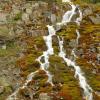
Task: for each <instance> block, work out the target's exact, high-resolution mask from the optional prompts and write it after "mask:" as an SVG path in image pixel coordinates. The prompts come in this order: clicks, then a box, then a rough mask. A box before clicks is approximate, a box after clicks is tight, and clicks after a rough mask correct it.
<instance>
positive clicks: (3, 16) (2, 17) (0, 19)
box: [0, 13, 7, 24]
mask: <svg viewBox="0 0 100 100" xmlns="http://www.w3.org/2000/svg"><path fill="white" fill-rule="evenodd" d="M6 16H7V14H6V13H0V24H1V23H2V22H6V21H7V19H6Z"/></svg>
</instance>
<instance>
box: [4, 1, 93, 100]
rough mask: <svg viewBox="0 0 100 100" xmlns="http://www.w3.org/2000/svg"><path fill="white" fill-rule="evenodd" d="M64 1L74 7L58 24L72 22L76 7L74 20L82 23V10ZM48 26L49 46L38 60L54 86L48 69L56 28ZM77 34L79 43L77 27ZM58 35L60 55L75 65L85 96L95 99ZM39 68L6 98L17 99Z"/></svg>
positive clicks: (69, 64)
mask: <svg viewBox="0 0 100 100" xmlns="http://www.w3.org/2000/svg"><path fill="white" fill-rule="evenodd" d="M62 2H68V3H69V4H70V6H71V8H72V9H71V10H69V11H67V12H66V13H65V14H64V15H63V18H62V21H61V23H57V24H56V25H67V23H68V22H71V20H72V17H73V16H74V14H75V13H76V12H75V10H76V8H77V9H78V12H79V17H78V18H76V20H75V21H74V22H76V23H77V25H80V22H81V20H82V12H81V10H80V9H79V8H78V7H77V6H76V5H74V4H73V3H72V2H71V1H70V0H62ZM47 27H48V33H49V35H48V36H43V38H44V40H45V43H46V46H47V50H46V51H44V52H43V55H41V56H40V57H38V58H37V59H36V60H37V61H38V62H39V63H40V69H41V70H44V71H45V72H46V75H47V76H48V80H47V82H48V83H50V84H51V85H52V86H54V84H53V82H52V78H53V75H51V73H50V72H49V71H48V68H49V56H50V55H53V54H54V50H53V47H52V36H53V35H56V30H55V29H54V27H53V25H52V26H50V25H47ZM76 34H77V39H76V43H77V45H78V40H79V38H80V33H79V31H78V30H77V29H76ZM57 37H58V41H59V49H60V52H59V55H58V56H59V57H61V58H63V60H64V61H65V62H66V64H67V65H68V66H69V67H73V68H74V70H75V78H77V79H78V80H79V85H80V87H81V88H82V89H83V91H84V98H85V99H86V100H92V99H93V96H92V89H91V87H90V86H89V85H88V83H87V81H86V78H85V77H84V75H83V72H82V71H81V69H80V67H79V66H77V65H76V63H75V62H74V61H72V60H70V59H68V58H66V53H65V51H64V47H63V42H64V40H63V38H60V37H59V36H57ZM74 49H75V48H73V50H72V54H73V55H74V57H75V58H76V55H75V52H74ZM42 58H43V59H44V62H41V59H42ZM40 69H39V70H40ZM39 70H37V71H35V72H33V73H31V74H29V75H28V77H27V80H26V82H25V84H24V85H23V86H22V87H20V88H18V89H17V90H16V91H15V92H14V93H13V94H11V95H10V96H9V97H8V98H7V99H6V100H17V93H18V92H19V90H20V89H23V88H25V87H27V84H28V83H29V82H30V81H32V78H33V77H34V75H35V74H37V73H38V72H39Z"/></svg>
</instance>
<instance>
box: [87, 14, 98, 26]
mask: <svg viewBox="0 0 100 100" xmlns="http://www.w3.org/2000/svg"><path fill="white" fill-rule="evenodd" d="M89 19H90V20H91V21H92V23H93V24H100V16H99V15H96V17H94V16H89Z"/></svg>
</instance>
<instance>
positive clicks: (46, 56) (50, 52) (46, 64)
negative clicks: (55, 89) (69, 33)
mask: <svg viewBox="0 0 100 100" xmlns="http://www.w3.org/2000/svg"><path fill="white" fill-rule="evenodd" d="M47 27H48V32H49V35H48V36H44V40H45V43H46V46H47V51H44V52H43V55H42V56H40V57H39V58H38V59H37V61H39V63H40V68H41V69H42V70H44V71H45V72H46V74H47V76H48V80H47V82H48V83H50V84H51V85H52V86H53V83H52V75H51V74H50V72H49V71H47V69H48V67H49V55H53V54H54V52H53V47H52V36H53V35H55V33H56V31H55V30H54V28H53V26H49V25H47ZM42 57H44V63H42V62H41V58H42Z"/></svg>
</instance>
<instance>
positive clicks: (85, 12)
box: [83, 7, 93, 16]
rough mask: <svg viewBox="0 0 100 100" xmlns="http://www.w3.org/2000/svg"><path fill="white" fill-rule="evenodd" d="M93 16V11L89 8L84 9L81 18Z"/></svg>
mask: <svg viewBox="0 0 100 100" xmlns="http://www.w3.org/2000/svg"><path fill="white" fill-rule="evenodd" d="M91 14H93V11H92V9H91V8H90V7H87V8H85V10H84V11H83V16H88V15H91Z"/></svg>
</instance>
